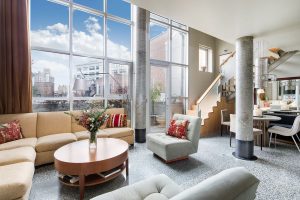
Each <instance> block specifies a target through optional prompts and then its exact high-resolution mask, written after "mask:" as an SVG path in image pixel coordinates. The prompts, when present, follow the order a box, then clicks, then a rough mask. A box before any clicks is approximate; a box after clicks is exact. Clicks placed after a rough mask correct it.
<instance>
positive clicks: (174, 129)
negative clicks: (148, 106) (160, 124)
mask: <svg viewBox="0 0 300 200" xmlns="http://www.w3.org/2000/svg"><path fill="white" fill-rule="evenodd" d="M189 123H190V122H189V121H188V120H174V119H172V120H171V121H170V125H169V129H168V132H167V135H170V136H172V137H177V138H180V139H186V138H187V129H188V126H189Z"/></svg>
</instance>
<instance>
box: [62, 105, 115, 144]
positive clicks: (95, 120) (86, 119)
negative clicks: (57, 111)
mask: <svg viewBox="0 0 300 200" xmlns="http://www.w3.org/2000/svg"><path fill="white" fill-rule="evenodd" d="M106 110H107V108H105V109H97V108H92V109H87V110H84V111H82V112H81V114H79V115H74V114H73V113H70V112H66V114H68V115H71V116H72V117H73V118H74V119H75V120H76V122H77V124H78V125H80V126H82V127H84V128H86V129H87V130H88V132H89V149H90V150H93V149H97V131H98V129H99V128H100V127H101V126H103V125H104V124H105V122H106V120H107V119H108V117H109V115H108V114H106V113H105V112H106Z"/></svg>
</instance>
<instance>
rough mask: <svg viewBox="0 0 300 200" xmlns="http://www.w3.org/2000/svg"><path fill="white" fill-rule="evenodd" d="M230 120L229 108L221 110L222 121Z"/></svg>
mask: <svg viewBox="0 0 300 200" xmlns="http://www.w3.org/2000/svg"><path fill="white" fill-rule="evenodd" d="M229 120H230V116H229V112H228V110H227V109H223V110H221V123H223V122H228V121H229Z"/></svg>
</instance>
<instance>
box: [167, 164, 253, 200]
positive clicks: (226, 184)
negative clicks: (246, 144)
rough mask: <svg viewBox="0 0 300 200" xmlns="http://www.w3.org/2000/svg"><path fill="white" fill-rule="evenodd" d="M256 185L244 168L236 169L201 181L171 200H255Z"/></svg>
mask: <svg viewBox="0 0 300 200" xmlns="http://www.w3.org/2000/svg"><path fill="white" fill-rule="evenodd" d="M258 184H259V180H258V179H257V178H256V177H255V176H254V175H252V174H251V173H249V172H248V171H247V170H246V169H245V168H243V167H236V168H231V169H227V170H224V171H222V172H221V173H219V174H217V175H215V176H212V177H210V178H208V179H206V180H204V181H202V182H201V183H199V184H197V185H196V186H194V187H191V188H189V189H187V190H185V191H183V192H181V193H180V194H178V195H176V196H175V197H173V198H171V200H183V199H193V200H198V199H199V200H200V199H209V200H223V199H226V200H233V199H235V200H252V199H255V196H256V195H255V194H256V190H257V186H258Z"/></svg>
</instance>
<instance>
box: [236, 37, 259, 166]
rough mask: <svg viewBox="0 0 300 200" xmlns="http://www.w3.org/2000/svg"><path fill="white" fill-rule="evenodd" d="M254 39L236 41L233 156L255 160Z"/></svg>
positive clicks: (247, 38)
mask: <svg viewBox="0 0 300 200" xmlns="http://www.w3.org/2000/svg"><path fill="white" fill-rule="evenodd" d="M253 150H254V141H253V37H252V36H245V37H241V38H239V39H237V40H236V148H235V152H234V153H233V155H234V156H235V157H237V158H240V159H245V160H253V159H256V157H255V156H254V155H253Z"/></svg>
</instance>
